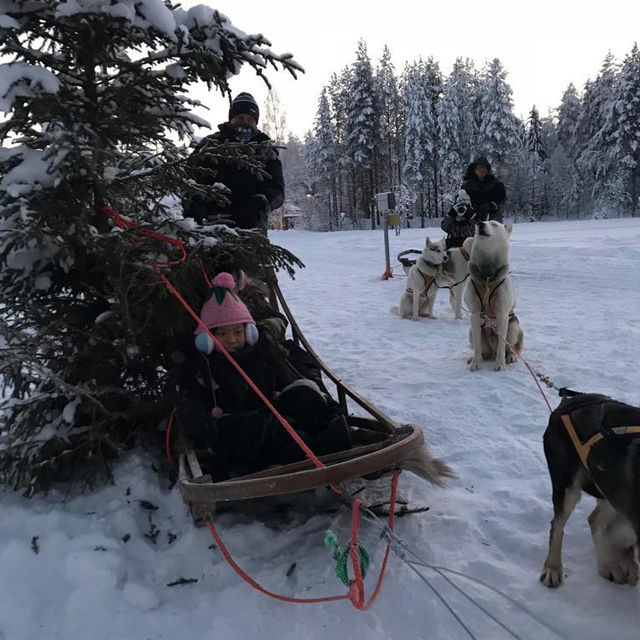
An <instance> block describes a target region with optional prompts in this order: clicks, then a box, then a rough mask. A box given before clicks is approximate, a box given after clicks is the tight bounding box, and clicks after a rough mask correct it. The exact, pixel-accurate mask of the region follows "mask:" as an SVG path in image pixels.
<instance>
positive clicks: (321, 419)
mask: <svg viewBox="0 0 640 640" xmlns="http://www.w3.org/2000/svg"><path fill="white" fill-rule="evenodd" d="M285 347H286V349H287V352H288V362H289V363H290V364H291V365H292V367H293V368H291V367H288V366H282V365H283V364H285V363H280V362H276V357H275V356H274V355H272V354H271V352H270V351H267V350H266V349H265V348H264V347H263V346H262V345H260V344H257V345H255V346H253V347H251V346H245V347H244V348H243V349H241V350H239V351H237V352H235V353H234V354H233V357H234V359H235V360H236V361H237V362H238V364H239V365H240V366H241V367H242V368H243V370H244V371H245V372H246V373H247V375H248V376H249V377H250V378H251V380H252V381H253V382H254V383H255V384H256V386H257V387H258V388H259V389H260V391H262V393H263V394H264V395H265V396H266V397H267V398H268V399H269V400H270V401H271V402H272V403H273V404H274V406H275V408H276V409H277V410H278V411H279V412H280V413H281V414H282V415H283V416H284V417H285V418H286V419H287V421H288V422H289V423H290V424H291V426H292V427H293V428H294V429H295V430H296V432H297V433H298V435H300V437H301V438H302V439H303V440H304V441H305V442H306V443H307V444H308V445H309V446H310V447H311V449H312V450H313V451H314V453H316V454H318V455H323V454H327V453H332V452H334V451H339V450H343V449H347V448H349V446H350V440H349V432H348V427H347V424H346V420H345V417H344V415H343V414H342V412H341V410H340V407H339V405H338V404H337V403H336V402H335V401H333V400H332V399H331V398H329V397H328V396H326V395H325V394H323V393H321V392H320V391H319V388H318V386H317V383H320V384H321V378H320V371H319V369H318V368H317V365H316V363H315V362H314V361H313V359H312V358H311V357H310V356H309V354H308V353H307V352H306V351H303V350H302V349H301V348H300V347H298V346H297V345H295V344H294V343H293V342H292V341H287V342H286V343H285ZM293 371H295V373H293V374H292V372H293ZM296 377H302V379H300V380H299V381H297V382H294V383H293V384H292V385H290V383H291V380H292V378H296ZM310 381H313V382H310ZM180 386H181V393H182V394H183V397H184V401H183V402H182V404H181V407H180V408H179V411H178V417H179V421H180V427H181V429H182V430H183V433H184V434H185V435H186V436H187V438H188V439H189V440H191V442H192V443H193V444H194V446H195V447H196V448H198V449H209V450H210V451H211V455H212V457H213V462H212V466H213V468H214V469H215V472H216V475H218V474H220V475H222V476H224V475H227V474H229V473H233V474H237V473H243V472H251V471H256V470H258V469H261V468H264V467H265V466H268V465H270V464H287V463H290V462H295V461H297V460H301V459H302V458H303V457H304V453H303V452H302V450H301V449H300V448H299V447H298V445H296V444H295V442H294V441H293V439H292V438H291V436H289V434H288V433H287V432H286V430H285V429H284V427H283V426H282V425H281V424H280V422H279V421H278V420H277V419H276V418H275V416H274V415H273V414H272V413H271V412H270V411H269V409H268V408H267V407H266V406H265V405H264V403H263V402H262V401H261V400H260V398H259V397H258V396H257V394H256V393H255V392H254V391H253V390H252V389H251V388H250V387H249V385H248V384H247V382H245V380H244V379H243V378H242V376H241V375H240V374H239V373H238V372H237V371H236V370H235V368H234V367H233V366H232V365H231V363H229V362H228V361H227V360H226V358H225V357H224V356H223V355H222V354H220V353H217V352H216V351H215V350H214V352H213V353H212V354H211V355H208V356H207V355H205V354H203V353H197V352H194V354H193V355H192V357H191V358H189V359H188V361H187V362H186V364H185V367H184V371H183V375H182V383H181V385H180ZM278 392H279V393H278ZM213 407H219V408H220V409H221V410H222V412H223V415H222V416H221V417H218V418H217V419H216V418H214V417H213V416H212V413H211V411H212V409H213Z"/></svg>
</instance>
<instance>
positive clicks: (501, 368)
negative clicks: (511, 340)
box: [493, 362, 507, 371]
mask: <svg viewBox="0 0 640 640" xmlns="http://www.w3.org/2000/svg"><path fill="white" fill-rule="evenodd" d="M506 368H507V365H506V364H505V363H504V362H496V363H495V365H494V367H493V370H494V371H504V370H505V369H506Z"/></svg>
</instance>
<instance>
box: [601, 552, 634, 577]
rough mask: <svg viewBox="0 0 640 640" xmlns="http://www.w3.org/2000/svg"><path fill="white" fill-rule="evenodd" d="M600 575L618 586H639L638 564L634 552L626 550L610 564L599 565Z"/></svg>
mask: <svg viewBox="0 0 640 640" xmlns="http://www.w3.org/2000/svg"><path fill="white" fill-rule="evenodd" d="M598 573H599V574H600V575H601V576H602V577H603V578H604V579H605V580H609V582H615V583H616V584H630V585H635V584H638V577H639V574H638V563H637V562H636V560H635V557H634V554H633V551H632V550H626V549H625V550H624V551H623V552H622V553H620V554H616V558H615V559H612V560H611V561H610V562H607V563H602V564H598Z"/></svg>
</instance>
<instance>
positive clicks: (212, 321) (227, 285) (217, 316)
mask: <svg viewBox="0 0 640 640" xmlns="http://www.w3.org/2000/svg"><path fill="white" fill-rule="evenodd" d="M212 284H213V294H212V296H211V297H210V298H209V299H208V300H207V301H206V302H205V303H204V305H203V307H202V311H201V312H200V318H201V319H202V322H204V324H205V325H207V328H209V329H215V328H217V327H227V326H229V325H230V324H246V323H248V322H253V318H252V317H251V314H250V313H249V309H247V307H246V305H245V304H244V302H242V300H240V298H238V296H237V294H236V293H234V291H233V288H234V287H235V284H236V283H235V280H234V279H233V276H232V275H231V274H230V273H226V272H224V273H219V274H218V275H217V276H216V277H215V278H214V279H213V282H212ZM203 331H204V329H203V328H202V327H201V326H200V325H198V326H197V327H196V330H195V331H194V333H195V334H196V335H197V334H199V333H202V332H203Z"/></svg>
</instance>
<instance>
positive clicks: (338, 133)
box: [327, 66, 356, 226]
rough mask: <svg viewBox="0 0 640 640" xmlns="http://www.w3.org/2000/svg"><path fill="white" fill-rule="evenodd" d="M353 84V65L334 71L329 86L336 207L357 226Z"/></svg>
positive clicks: (339, 212)
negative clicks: (350, 141) (351, 148)
mask: <svg viewBox="0 0 640 640" xmlns="http://www.w3.org/2000/svg"><path fill="white" fill-rule="evenodd" d="M350 85H351V67H349V66H346V67H344V68H343V70H342V71H341V73H340V74H337V73H334V74H332V76H331V81H330V83H329V85H328V87H327V90H328V92H329V102H330V106H331V120H332V122H333V129H334V134H335V163H336V172H337V185H336V196H337V201H336V208H337V210H338V215H339V217H340V219H341V220H342V216H341V215H340V214H342V213H348V214H349V218H350V220H351V223H352V224H353V226H356V220H355V204H354V202H353V200H354V199H353V198H352V197H351V193H352V192H353V188H352V185H351V180H350V179H349V178H348V176H349V175H351V170H350V165H351V160H350V158H349V155H348V153H347V128H346V123H347V112H348V108H349V107H348V102H349V86H350Z"/></svg>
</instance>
